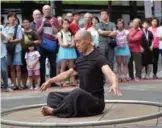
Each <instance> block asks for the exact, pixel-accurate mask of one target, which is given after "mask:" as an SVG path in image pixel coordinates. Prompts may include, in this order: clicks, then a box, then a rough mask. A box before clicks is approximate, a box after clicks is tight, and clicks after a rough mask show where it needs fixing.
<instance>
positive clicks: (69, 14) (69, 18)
mask: <svg viewBox="0 0 162 128" xmlns="http://www.w3.org/2000/svg"><path fill="white" fill-rule="evenodd" d="M66 18H67V19H68V20H69V22H70V23H71V22H72V21H73V14H72V13H70V12H69V13H67V14H66Z"/></svg>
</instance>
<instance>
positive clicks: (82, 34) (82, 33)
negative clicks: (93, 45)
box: [76, 30, 92, 42]
mask: <svg viewBox="0 0 162 128" xmlns="http://www.w3.org/2000/svg"><path fill="white" fill-rule="evenodd" d="M76 36H80V38H81V39H90V42H91V41H92V36H91V33H90V32H88V31H86V30H79V31H78V32H77V33H76Z"/></svg>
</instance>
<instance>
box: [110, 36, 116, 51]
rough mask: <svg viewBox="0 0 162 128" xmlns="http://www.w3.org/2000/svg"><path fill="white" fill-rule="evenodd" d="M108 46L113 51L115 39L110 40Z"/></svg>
mask: <svg viewBox="0 0 162 128" xmlns="http://www.w3.org/2000/svg"><path fill="white" fill-rule="evenodd" d="M109 46H110V47H111V48H113V49H114V48H115V47H116V46H117V43H116V39H114V38H111V41H110V43H109Z"/></svg>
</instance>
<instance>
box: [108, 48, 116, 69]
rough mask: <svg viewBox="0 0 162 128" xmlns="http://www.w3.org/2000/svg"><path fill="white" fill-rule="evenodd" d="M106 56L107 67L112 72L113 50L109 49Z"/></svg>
mask: <svg viewBox="0 0 162 128" xmlns="http://www.w3.org/2000/svg"><path fill="white" fill-rule="evenodd" d="M106 56H107V59H108V63H109V66H110V68H111V69H112V70H113V67H114V49H112V48H110V47H109V48H108V51H107V55H106Z"/></svg>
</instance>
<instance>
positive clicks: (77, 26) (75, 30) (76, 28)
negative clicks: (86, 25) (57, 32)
mask: <svg viewBox="0 0 162 128" xmlns="http://www.w3.org/2000/svg"><path fill="white" fill-rule="evenodd" d="M70 30H71V32H72V34H74V35H75V33H76V32H77V31H78V30H79V25H78V24H75V23H71V24H70Z"/></svg>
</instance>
